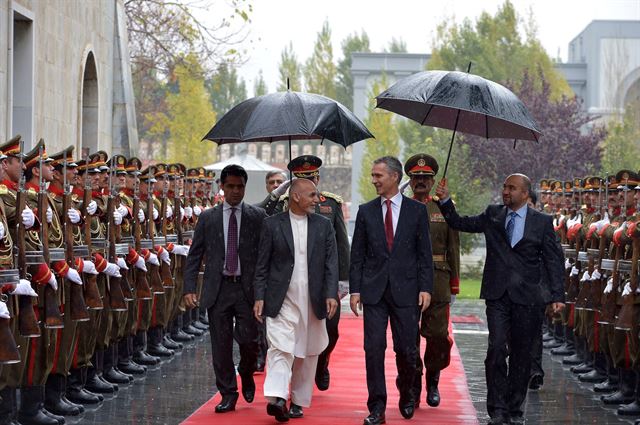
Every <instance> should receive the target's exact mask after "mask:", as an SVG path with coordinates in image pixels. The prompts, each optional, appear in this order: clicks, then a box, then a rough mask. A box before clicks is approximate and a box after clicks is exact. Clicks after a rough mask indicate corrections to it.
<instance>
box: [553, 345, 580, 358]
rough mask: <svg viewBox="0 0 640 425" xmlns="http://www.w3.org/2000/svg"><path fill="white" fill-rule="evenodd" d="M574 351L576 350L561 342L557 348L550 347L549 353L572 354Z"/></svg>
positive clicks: (558, 354) (557, 354) (556, 354)
mask: <svg viewBox="0 0 640 425" xmlns="http://www.w3.org/2000/svg"><path fill="white" fill-rule="evenodd" d="M575 353H576V350H574V349H573V348H571V347H570V346H568V345H567V344H562V345H561V346H560V347H558V348H552V349H551V355H553V356H572V355H574V354H575Z"/></svg>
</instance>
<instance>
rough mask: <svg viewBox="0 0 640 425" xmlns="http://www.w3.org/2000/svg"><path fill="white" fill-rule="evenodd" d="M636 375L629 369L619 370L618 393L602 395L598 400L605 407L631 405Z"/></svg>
mask: <svg viewBox="0 0 640 425" xmlns="http://www.w3.org/2000/svg"><path fill="white" fill-rule="evenodd" d="M635 381H636V374H635V373H634V372H633V371H632V370H630V369H620V384H619V387H618V391H616V392H615V393H613V394H608V395H603V396H601V397H600V400H602V402H603V403H604V404H606V405H611V406H614V405H620V404H627V403H631V402H632V401H633V400H634V395H635V383H636V382H635Z"/></svg>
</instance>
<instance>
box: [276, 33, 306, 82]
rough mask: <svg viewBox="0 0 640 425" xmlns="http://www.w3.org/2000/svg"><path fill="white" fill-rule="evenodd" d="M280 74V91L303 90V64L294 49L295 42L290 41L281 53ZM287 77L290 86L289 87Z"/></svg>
mask: <svg viewBox="0 0 640 425" xmlns="http://www.w3.org/2000/svg"><path fill="white" fill-rule="evenodd" d="M278 73H279V74H280V77H279V81H278V91H286V90H287V88H289V89H291V90H292V91H302V65H301V64H300V62H298V57H297V56H296V52H294V51H293V43H292V42H289V44H288V45H287V46H285V48H284V49H283V50H282V53H280V64H279V65H278ZM287 79H288V80H289V87H287Z"/></svg>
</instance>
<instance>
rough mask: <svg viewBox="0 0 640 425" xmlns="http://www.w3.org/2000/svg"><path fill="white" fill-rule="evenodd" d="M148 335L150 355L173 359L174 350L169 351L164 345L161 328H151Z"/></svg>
mask: <svg viewBox="0 0 640 425" xmlns="http://www.w3.org/2000/svg"><path fill="white" fill-rule="evenodd" d="M148 335H149V341H148V344H147V352H148V353H149V354H151V355H152V356H158V357H160V358H164V359H168V358H171V357H173V354H174V352H173V350H169V349H168V348H166V347H165V346H164V345H162V328H161V327H160V326H156V327H154V328H150V329H149V332H148Z"/></svg>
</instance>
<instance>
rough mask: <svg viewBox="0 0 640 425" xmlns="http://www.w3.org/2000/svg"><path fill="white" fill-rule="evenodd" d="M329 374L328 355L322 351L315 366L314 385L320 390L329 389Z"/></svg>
mask: <svg viewBox="0 0 640 425" xmlns="http://www.w3.org/2000/svg"><path fill="white" fill-rule="evenodd" d="M330 381H331V375H330V374H329V357H328V356H327V355H326V354H325V353H324V352H323V353H321V354H320V355H319V356H318V364H317V366H316V387H318V389H319V390H320V391H326V390H328V389H329V383H330Z"/></svg>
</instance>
